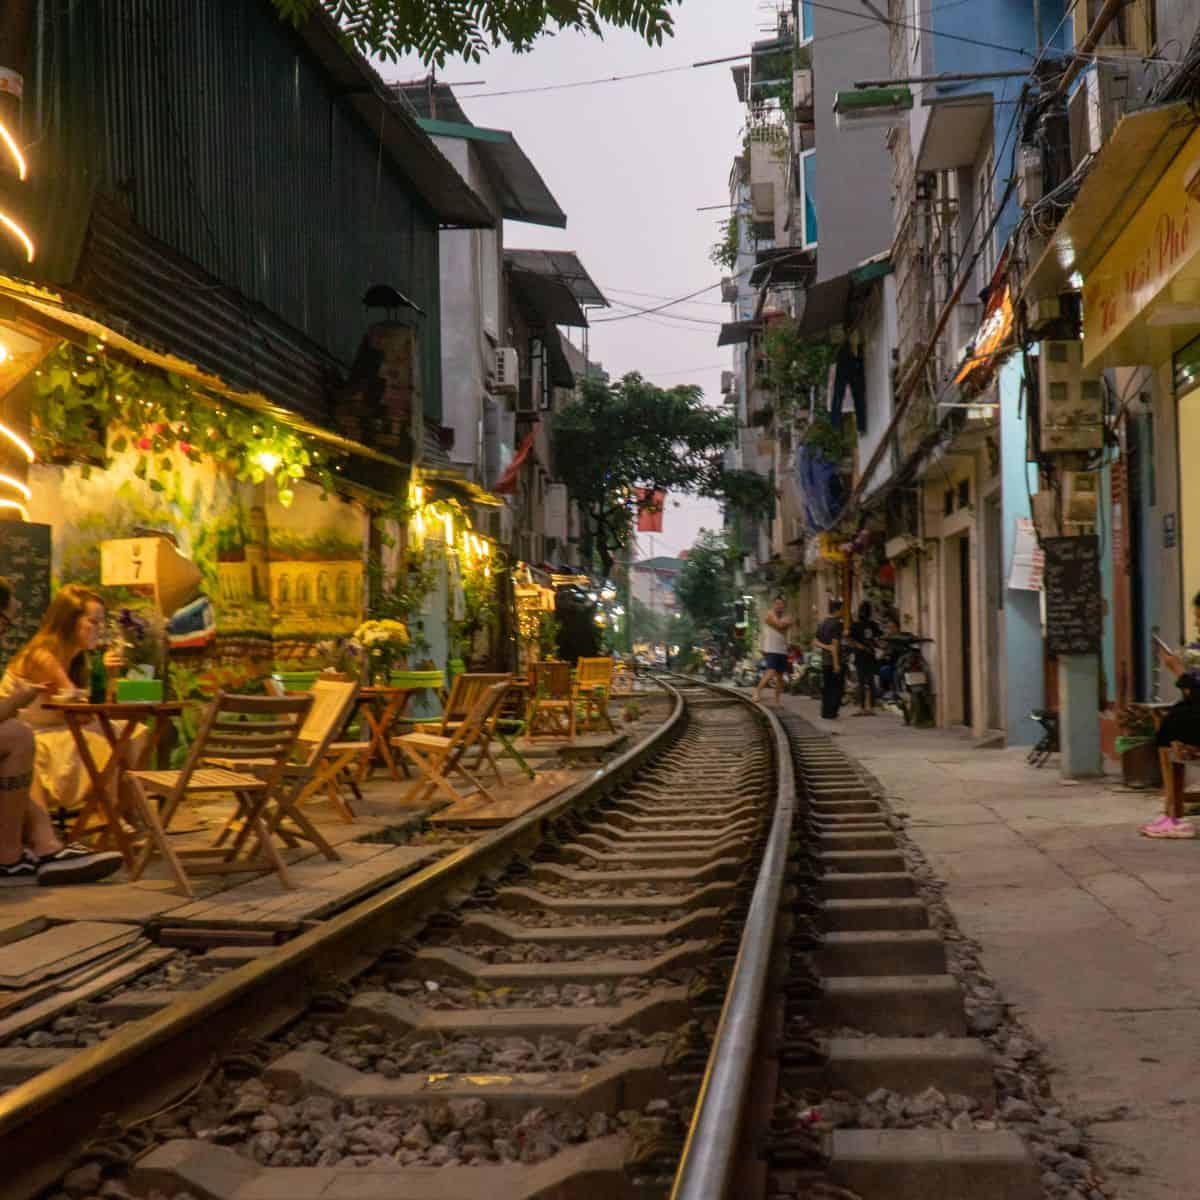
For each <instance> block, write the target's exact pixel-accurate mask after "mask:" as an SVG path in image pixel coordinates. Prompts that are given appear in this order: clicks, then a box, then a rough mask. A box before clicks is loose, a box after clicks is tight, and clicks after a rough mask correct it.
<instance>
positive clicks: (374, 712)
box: [355, 684, 425, 783]
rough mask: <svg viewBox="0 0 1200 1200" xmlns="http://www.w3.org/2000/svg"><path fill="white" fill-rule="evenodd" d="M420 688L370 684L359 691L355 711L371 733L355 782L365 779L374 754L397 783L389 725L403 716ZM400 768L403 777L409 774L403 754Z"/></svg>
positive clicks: (365, 742) (397, 773) (398, 778)
mask: <svg viewBox="0 0 1200 1200" xmlns="http://www.w3.org/2000/svg"><path fill="white" fill-rule="evenodd" d="M422 686H425V685H422ZM420 690H421V689H420V688H417V687H391V686H388V687H384V686H380V685H376V684H372V685H371V686H370V687H365V688H363V689H362V690H361V691H360V692H359V693H358V711H359V712H360V713H361V714H362V717H363V720H364V721H366V723H367V728H368V729H369V730H370V731H371V737H370V739H369V740H368V741H364V742H363V755H362V760H361V762H360V763H359V767H358V777H357V779H356V780H355V782H356V783H362V781H363V780H364V779H366V777H367V775H368V773H369V772H370V771H371V769H372V767H373V766H374V764H375V759H376V755H378V757H379V758H381V759H382V760H383V762H384V764H385V765H386V766H387V769H388V770H389V771H390V772H391V776H392V778H393V779H394V780H395V781H396V782H397V783H399V782H400V772H399V771H398V770H397V768H396V758H395V757H394V756H393V754H392V744H391V738H392V726H393V725H395V723H396V722H397V721H398V720H399V719H400V718H401V717H402V716H404V713H405V711H406V710H407V708H408V705H409V702H410V701H411V699H412V696H413V693H414V692H417V691H420ZM400 768H401V769H402V770H403V771H404V777H405V778H406V779H411V778H412V772H411V771H409V769H408V763H406V762H405V761H404V759H403V758H401V759H400Z"/></svg>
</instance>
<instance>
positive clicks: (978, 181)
mask: <svg viewBox="0 0 1200 1200" xmlns="http://www.w3.org/2000/svg"><path fill="white" fill-rule="evenodd" d="M994 174H995V159H994V158H993V157H992V152H991V151H990V150H989V151H988V153H987V157H986V158H984V160H983V163H982V165H981V166H980V168H979V170H978V172H977V173H976V175H975V228H976V231H977V232H976V235H975V236H976V238H977V239H982V241H979V242H977V244H978V245H979V246H980V251H981V252H980V255H979V275H978V277H977V278H978V281H979V290H980V291H983V289H984V288H986V287H988V286H989V285H990V284H991V282H992V276H993V275H994V274H995V272H996V231H995V230H994V229H993V228H992V227H991V225H992V220H993V218H994V217H995V215H996V193H995V190H994V189H995V182H994V180H993V179H992V176H993V175H994Z"/></svg>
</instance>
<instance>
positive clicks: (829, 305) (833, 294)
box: [796, 274, 850, 336]
mask: <svg viewBox="0 0 1200 1200" xmlns="http://www.w3.org/2000/svg"><path fill="white" fill-rule="evenodd" d="M849 302H850V276H849V274H846V275H835V276H834V277H833V278H832V279H827V280H825V282H824V283H816V284H813V286H812V287H810V288H809V289H808V290H807V291H806V292H805V293H804V311H803V312H801V314H800V320H799V321H797V322H796V332H797V333H799V334H804V335H810V336H815V335H816V334H820V333H824V332H825V331H826V330H828V329H832V328H833V327H834V326H835V325H841V324H843V323H844V321H845V320H846V305H847V304H849Z"/></svg>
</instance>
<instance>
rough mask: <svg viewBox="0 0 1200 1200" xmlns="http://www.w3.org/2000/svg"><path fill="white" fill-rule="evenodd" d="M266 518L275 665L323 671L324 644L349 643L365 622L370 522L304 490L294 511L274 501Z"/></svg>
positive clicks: (340, 504)
mask: <svg viewBox="0 0 1200 1200" xmlns="http://www.w3.org/2000/svg"><path fill="white" fill-rule="evenodd" d="M266 516H267V527H268V531H269V532H268V535H267V536H268V553H269V581H268V587H269V595H270V604H271V627H272V632H273V635H274V639H275V661H276V662H277V663H278V664H279V666H280V667H281V668H283V669H293V670H294V669H297V668H311V667H315V666H319V665H321V663H322V661H323V659H322V656H321V654H320V653H319V652H318V651H317V649H316V647H317V643H318V642H322V641H326V640H328V639H329V638H337V637H348V636H349V635H350V634H352V633H353V632H354V631H355V629H357V628H358V626H359V624H360V623H361V621H362V619H363V588H364V571H363V564H364V546H365V544H366V540H367V534H368V526H367V517H366V514H365V513H364V512H363V510H362V509H360V508H357V507H356V506H355V505H353V504H347V503H344V502H343V501H340V500H334V499H329V500H322V499H321V492H320V489H319V488H316V487H313V486H311V485H307V484H301V485H299V486H298V487H297V488H296V496H295V499H294V501H293V502H292V505H291V507H290V508H284V507H283V506H282V505H281V504H280V503H279V502H278V500H276V499H275V498H274V497H271V498H270V499H269V500H268V502H267V508H266Z"/></svg>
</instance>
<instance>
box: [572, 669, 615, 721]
mask: <svg viewBox="0 0 1200 1200" xmlns="http://www.w3.org/2000/svg"><path fill="white" fill-rule="evenodd" d="M612 678H613V660H612V659H611V658H581V659H580V660H579V664H578V666H577V667H576V670H575V703H576V705H577V706H579V707H580V708H582V710H583V713H582V716H583V727H584V729H594V728H595V727H596V724H597V722H600V721H603V722H604V724H605V725H607V726H608V727H609V729H610V730H611V731H612V732H613V733H616V732H617V727H616V726H615V725H614V724H613V722H612V717H610V716H609V715H608V698H609V696H610V695H611V694H612Z"/></svg>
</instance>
